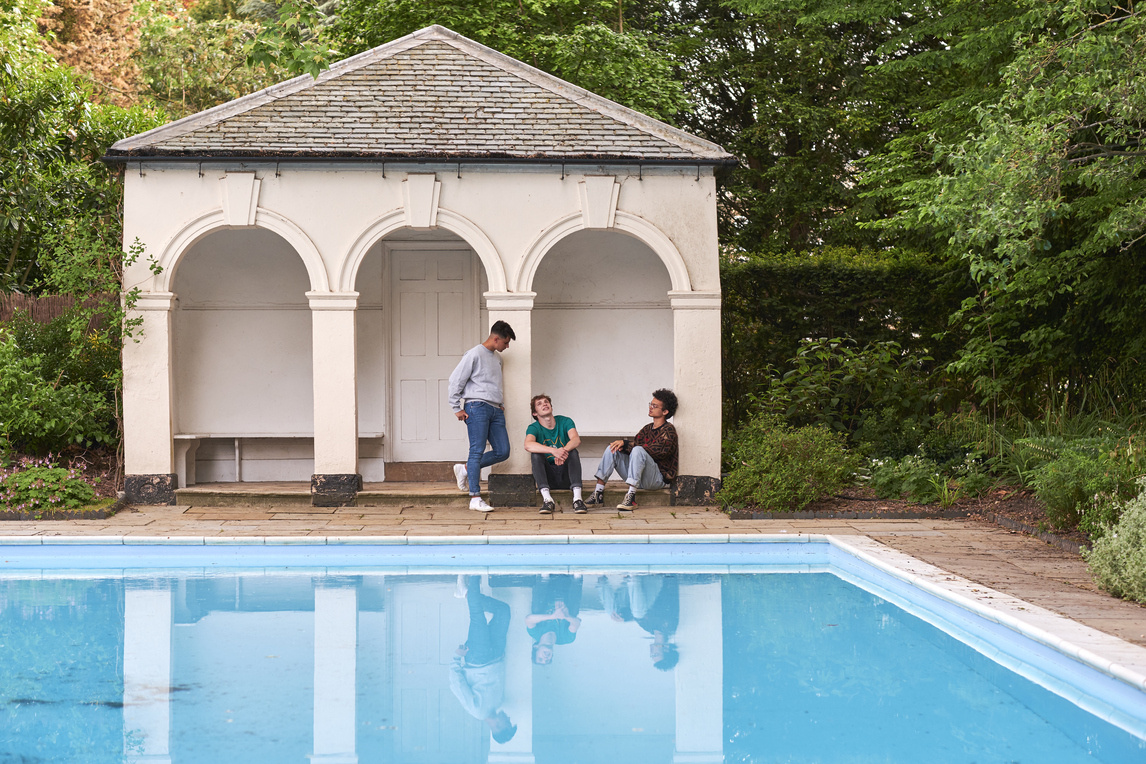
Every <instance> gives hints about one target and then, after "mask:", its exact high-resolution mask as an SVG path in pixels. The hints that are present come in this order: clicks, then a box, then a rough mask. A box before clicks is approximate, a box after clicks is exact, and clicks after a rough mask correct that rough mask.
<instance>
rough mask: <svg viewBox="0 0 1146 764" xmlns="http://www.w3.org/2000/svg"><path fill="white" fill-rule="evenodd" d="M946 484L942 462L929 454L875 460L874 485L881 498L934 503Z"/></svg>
mask: <svg viewBox="0 0 1146 764" xmlns="http://www.w3.org/2000/svg"><path fill="white" fill-rule="evenodd" d="M946 486H947V478H946V477H945V476H944V475H943V473H942V471H941V470H940V469H939V465H938V464H936V463H935V462H933V461H931V460H930V459H928V458H926V457H922V456H905V457H903V458H902V459H874V460H872V466H871V487H872V489H873V490H874V491H875V494H876V496H879V497H880V498H881V499H902V498H907V499H908V500H910V501H912V502H914V503H916V504H932V503H934V502H935V501H938V500H939V497H940V494H941V493H942V492H943V491H944V490H945V489H946Z"/></svg>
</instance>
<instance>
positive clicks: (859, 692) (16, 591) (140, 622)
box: [0, 544, 1146, 764]
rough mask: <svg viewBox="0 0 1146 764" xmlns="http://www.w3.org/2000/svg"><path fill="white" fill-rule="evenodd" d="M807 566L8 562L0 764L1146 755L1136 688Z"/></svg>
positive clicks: (306, 555) (184, 553) (705, 558)
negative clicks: (463, 649) (461, 649)
mask: <svg viewBox="0 0 1146 764" xmlns="http://www.w3.org/2000/svg"><path fill="white" fill-rule="evenodd" d="M826 546H827V545H823V544H756V545H736V544H725V545H708V544H705V545H677V546H672V545H644V546H643V547H641V546H640V545H627V544H614V545H599V546H565V547H556V546H553V547H542V546H518V547H509V546H506V547H498V548H494V547H493V546H489V547H485V548H474V547H461V546H441V547H420V548H415V547H389V548H388V547H366V546H363V547H354V548H351V547H347V548H341V549H335V548H333V547H318V548H309V547H286V546H283V547H258V548H247V547H216V548H211V547H141V548H134V549H133V548H130V547H123V546H119V547H110V546H109V547H94V546H74V547H63V546H57V547H47V546H45V547H37V548H33V547H0V557H2V562H0V764H7V763H8V762H58V761H75V762H121V761H128V762H135V761H138V762H143V761H171V762H232V761H233V762H275V763H276V764H277V763H278V762H291V761H300V762H301V761H308V760H309V761H315V762H330V763H331V764H333V763H334V762H340V763H341V762H354V761H360V762H375V761H378V762H401V763H406V762H410V763H416V764H431V763H436V762H442V763H443V764H444V763H446V762H450V763H456V762H487V761H501V762H509V761H513V762H528V761H535V762H538V764H542V763H543V762H554V763H561V764H566V763H568V764H572V763H574V762H578V763H585V764H588V763H591V762H602V763H604V762H609V763H610V764H614V763H626V762H640V763H642V764H643V763H645V762H666V764H667V763H668V762H719V761H725V762H913V763H914V762H958V763H960V764H971V763H972V762H973V763H975V764H987V763H989V762H1030V763H1032V764H1055V763H1057V762H1083V761H1085V762H1143V761H1146V697H1144V695H1146V694H1144V693H1142V692H1140V691H1138V690H1134V689H1133V688H1130V687H1129V686H1127V685H1125V684H1124V683H1122V682H1119V681H1118V680H1116V679H1112V678H1110V677H1108V676H1106V675H1105V674H1101V673H1099V672H1097V671H1094V670H1092V669H1089V668H1087V667H1083V666H1080V665H1078V664H1075V663H1072V662H1070V661H1067V660H1064V659H1062V658H1061V656H1058V655H1057V654H1053V653H1052V651H1049V650H1048V649H1047V648H1044V647H1041V646H1039V645H1037V644H1034V643H1030V642H1029V641H1028V640H1026V638H1025V637H1021V636H1020V635H1017V634H1015V633H1013V632H1010V631H1009V630H1005V629H1002V628H1001V627H999V626H997V625H995V624H991V623H989V622H986V621H983V620H982V619H980V618H978V616H975V615H973V614H970V613H967V612H965V611H960V610H959V609H957V608H954V607H952V606H951V605H950V604H948V603H943V602H939V601H937V600H932V599H931V598H929V597H928V596H926V595H923V594H921V593H911V592H909V591H908V589H909V587H904V586H903V585H902V584H901V583H897V582H896V581H894V580H891V579H890V578H889V577H888V576H887V575H886V574H884V573H881V572H880V571H877V570H874V569H869V568H867V567H866V566H865V565H864V564H862V563H860V562H859V561H856V560H854V559H851V560H841V559H840V558H839V555H838V554H835V553H834V552H833V550H830V549H825V548H824V547H826ZM478 618H480V623H479V621H478V620H477V619H478ZM487 619H489V620H487ZM502 624H504V627H502ZM933 624H938V625H940V626H943V627H944V628H946V629H947V630H948V631H950V632H952V633H953V634H955V635H957V636H958V637H959V638H956V636H952V635H951V634H949V633H947V632H945V631H944V630H941V629H940V628H937V627H936V625H933ZM463 644H465V645H468V650H467V651H466V653H465V655H464V656H459V655H458V654H457V653H458V649H459V646H460V645H463ZM984 653H988V654H991V655H994V656H995V657H997V658H999V660H1000V661H1001V663H1002V664H1005V665H1000V663H997V662H995V661H994V660H991V659H988V658H987V657H985V656H984ZM535 656H537V657H535ZM470 664H472V665H470ZM478 717H480V718H478ZM486 720H489V721H486ZM511 727H515V728H516V730H515V731H514V732H513V733H512V737H510V738H509V739H508V740H504V739H503V738H504V736H505V735H504V733H506V732H508V730H509V728H511ZM491 729H496V730H497V737H498V738H499V739H500V740H499V739H494V735H493V733H491Z"/></svg>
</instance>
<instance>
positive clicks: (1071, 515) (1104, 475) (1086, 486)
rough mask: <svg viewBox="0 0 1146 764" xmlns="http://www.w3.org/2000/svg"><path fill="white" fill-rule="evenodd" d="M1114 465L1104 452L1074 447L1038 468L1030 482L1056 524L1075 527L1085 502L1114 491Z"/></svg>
mask: <svg viewBox="0 0 1146 764" xmlns="http://www.w3.org/2000/svg"><path fill="white" fill-rule="evenodd" d="M1111 466H1112V465H1111V464H1110V462H1109V460H1108V459H1107V458H1105V456H1104V455H1102V454H1097V453H1087V452H1083V451H1079V450H1074V449H1071V450H1068V451H1065V452H1063V453H1062V455H1061V456H1059V457H1058V458H1057V459H1054V460H1053V461H1050V462H1048V463H1047V464H1046V465H1044V466H1043V467H1042V468H1041V469H1039V470H1037V472H1036V473H1035V476H1034V479H1033V480H1032V481H1031V483H1032V485H1033V486H1034V489H1035V495H1036V496H1037V497H1038V499H1039V501H1041V502H1042V503H1043V504H1044V505H1045V506H1046V510H1047V519H1048V520H1050V522H1051V524H1052V525H1053V526H1054V527H1056V528H1074V527H1076V526H1077V525H1078V523H1079V520H1080V519H1081V513H1082V508H1083V507H1084V506H1086V505H1087V504H1089V503H1091V502H1093V501H1094V498H1095V497H1096V496H1099V495H1102V494H1107V495H1109V494H1113V493H1114V492H1115V490H1116V489H1117V487H1118V481H1117V479H1116V478H1115V476H1114V475H1113V474H1111Z"/></svg>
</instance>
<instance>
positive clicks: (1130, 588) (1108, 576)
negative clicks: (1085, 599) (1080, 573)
mask: <svg viewBox="0 0 1146 764" xmlns="http://www.w3.org/2000/svg"><path fill="white" fill-rule="evenodd" d="M1144 488H1146V486H1143V485H1142V484H1140V485H1139V491H1140V492H1139V493H1138V495H1137V496H1136V497H1134V498H1133V499H1131V500H1130V501H1129V502H1127V503H1126V504H1125V505H1123V506H1122V507H1121V510H1122V511H1121V513H1120V517H1119V519H1118V521H1117V522H1116V523H1114V524H1113V525H1112V526H1109V527H1108V530H1107V532H1106V533H1105V534H1103V535H1102V537H1101V538H1099V539H1098V540H1097V541H1095V542H1094V546H1093V548H1092V549H1091V550H1090V551H1089V552H1083V557H1084V558H1085V559H1086V562H1087V564H1088V565H1089V566H1090V572H1091V573H1092V574H1093V575H1094V578H1095V581H1097V582H1098V585H1099V586H1100V587H1102V588H1103V589H1105V590H1106V591H1108V592H1110V593H1111V594H1113V595H1114V596H1116V597H1123V598H1125V599H1130V600H1136V601H1137V602H1141V603H1142V604H1144V605H1146V490H1143V489H1144Z"/></svg>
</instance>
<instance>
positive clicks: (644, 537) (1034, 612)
mask: <svg viewBox="0 0 1146 764" xmlns="http://www.w3.org/2000/svg"><path fill="white" fill-rule="evenodd" d="M659 543H668V544H728V543H738V544H739V543H749V544H761V543H764V544H767V543H789V544H790V543H826V544H828V545H830V546H832V547H834V548H835V549H837V550H839V551H841V552H843V553H845V554H848V555H850V556H852V557H854V558H856V559H859V560H861V561H862V562H865V563H867V564H869V565H871V566H872V567H874V568H876V569H877V570H880V571H882V572H884V573H886V574H888V575H890V576H893V577H895V578H897V579H899V580H901V581H904V582H906V583H909V584H911V585H912V586H915V587H917V588H919V589H920V590H922V591H924V592H927V593H928V594H931V595H932V596H935V597H938V598H939V599H941V600H944V601H946V602H948V603H951V604H952V605H955V606H957V607H960V608H963V609H965V610H967V611H969V612H971V613H973V614H975V615H978V616H980V617H982V618H984V619H986V620H988V621H991V622H994V623H997V624H999V625H1001V626H1004V627H1006V628H1008V629H1010V630H1012V631H1015V632H1017V633H1019V634H1022V635H1023V636H1026V637H1027V638H1029V639H1032V640H1034V641H1036V642H1038V643H1040V644H1043V645H1045V646H1047V647H1049V648H1051V649H1052V650H1055V651H1056V652H1059V653H1061V654H1063V655H1066V656H1068V657H1070V658H1073V659H1074V660H1077V661H1079V662H1080V663H1083V664H1085V665H1087V666H1090V667H1091V668H1093V669H1095V670H1096V671H1099V672H1101V673H1103V674H1105V675H1107V676H1110V677H1112V678H1114V679H1117V680H1119V681H1120V682H1123V683H1125V684H1128V685H1130V686H1131V687H1133V688H1135V689H1137V690H1140V691H1142V692H1146V648H1143V647H1139V646H1138V645H1135V644H1132V643H1130V642H1127V641H1125V640H1123V639H1120V638H1118V637H1116V636H1113V635H1111V634H1106V633H1105V632H1102V631H1099V630H1098V629H1095V628H1093V627H1091V626H1087V625H1085V624H1083V623H1080V622H1078V621H1075V620H1072V619H1070V618H1068V617H1066V616H1063V615H1059V614H1058V613H1055V612H1053V611H1051V610H1047V609H1046V608H1043V607H1040V606H1037V605H1033V604H1031V603H1029V602H1026V601H1025V600H1021V599H1019V598H1018V597H1015V596H1013V595H1010V594H1006V593H1004V592H1001V591H998V590H996V589H992V588H990V587H988V586H985V585H983V584H977V583H975V582H973V581H970V580H968V579H966V578H963V577H961V576H958V575H956V574H954V573H950V572H948V571H946V570H943V569H942V568H939V567H937V566H935V565H932V564H930V563H927V562H924V561H922V560H920V559H917V558H915V557H912V556H911V555H909V554H906V553H904V552H900V551H899V550H897V549H893V548H892V547H890V546H887V545H886V544H883V543H881V542H879V541H876V540H875V539H872V538H870V537H867V536H838V535H830V534H820V533H786V532H782V533H775V534H762V533H761V534H756V533H752V534H740V533H727V534H725V533H715V534H703V535H700V534H698V535H679V534H670V533H663V534H614V535H586V534H568V535H564V534H556V535H533V534H529V535H525V534H523V535H512V536H496V535H489V536H457V535H451V536H83V535H54V536H0V547H2V546H40V545H43V546H53V545H60V546H65V545H71V546H79V545H89V546H116V545H123V546H163V545H172V546H212V545H251V546H259V545H264V546H280V545H281V546H288V545H289V546H304V545H306V546H341V545H355V546H357V545H361V546H443V545H471V546H472V545H489V546H498V545H539V544H659Z"/></svg>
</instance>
